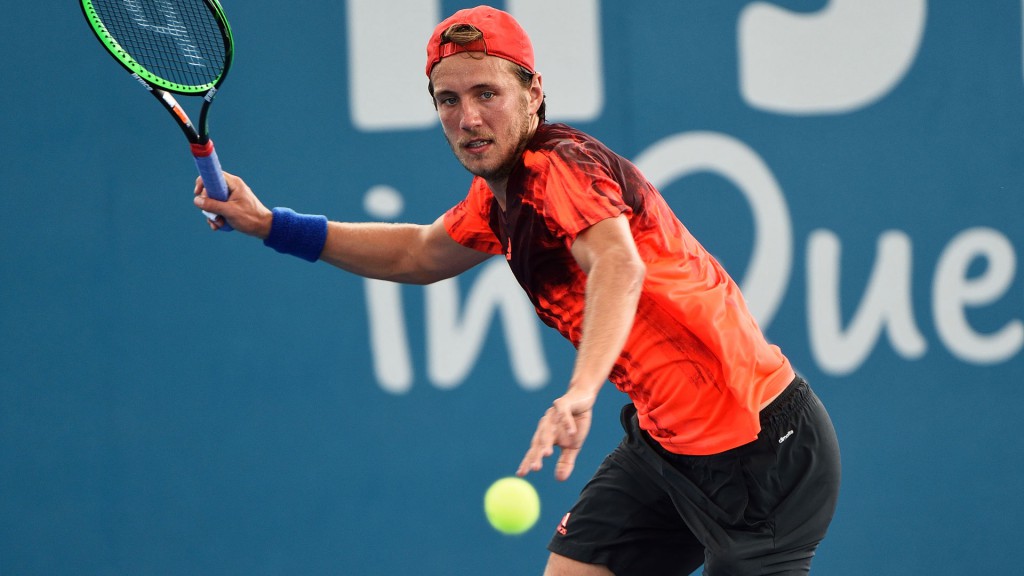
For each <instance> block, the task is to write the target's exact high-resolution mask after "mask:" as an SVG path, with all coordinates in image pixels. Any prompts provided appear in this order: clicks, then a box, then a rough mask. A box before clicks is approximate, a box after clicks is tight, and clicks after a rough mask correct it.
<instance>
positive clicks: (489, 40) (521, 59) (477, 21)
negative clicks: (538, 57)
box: [427, 6, 535, 78]
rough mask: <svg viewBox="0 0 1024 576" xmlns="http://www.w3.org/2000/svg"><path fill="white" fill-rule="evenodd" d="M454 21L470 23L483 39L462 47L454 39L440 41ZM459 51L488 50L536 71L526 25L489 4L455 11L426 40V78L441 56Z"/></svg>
mask: <svg viewBox="0 0 1024 576" xmlns="http://www.w3.org/2000/svg"><path fill="white" fill-rule="evenodd" d="M455 24H470V25H472V26H473V27H474V28H476V29H477V30H479V31H480V32H482V33H483V35H484V37H483V39H482V40H479V41H476V42H470V43H469V44H467V45H465V46H460V45H458V44H456V43H454V42H445V43H443V44H442V43H441V42H442V40H441V34H444V32H445V30H447V29H448V28H451V27H452V26H453V25H455ZM459 52H485V53H487V54H489V55H491V56H497V57H498V58H504V59H505V60H508V61H510V62H515V63H516V64H519V65H520V66H523V67H525V68H528V69H529V70H530V72H535V70H534V68H533V44H532V43H531V42H530V37H529V36H527V35H526V31H525V30H523V27H522V26H520V25H519V22H516V19H515V18H513V17H512V15H511V14H509V13H507V12H502V11H501V10H498V9H496V8H491V7H490V6H477V7H476V8H466V9H465V10H459V11H458V12H456V13H455V14H452V15H451V16H449V17H448V18H447V19H445V21H444V22H441V23H440V24H438V25H437V28H434V33H433V34H432V35H431V36H430V41H429V42H428V43H427V77H428V78H429V77H430V71H431V70H433V69H434V65H436V64H437V63H438V62H440V61H441V59H442V58H445V57H448V56H451V55H452V54H457V53H459Z"/></svg>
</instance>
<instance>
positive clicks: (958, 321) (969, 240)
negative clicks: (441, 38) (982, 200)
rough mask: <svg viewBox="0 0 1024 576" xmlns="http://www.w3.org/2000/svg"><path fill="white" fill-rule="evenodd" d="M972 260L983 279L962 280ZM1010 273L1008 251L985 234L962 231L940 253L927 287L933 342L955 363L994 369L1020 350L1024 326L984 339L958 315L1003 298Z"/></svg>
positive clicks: (1005, 243) (1012, 264)
mask: <svg viewBox="0 0 1024 576" xmlns="http://www.w3.org/2000/svg"><path fill="white" fill-rule="evenodd" d="M976 258H984V259H985V260H986V262H987V264H988V266H987V268H986V269H985V272H984V274H983V275H981V276H979V277H977V278H968V277H967V271H968V268H969V267H970V265H971V262H972V261H974V259H976ZM1016 269H1017V258H1016V255H1015V254H1014V251H1013V246H1012V245H1011V244H1010V242H1009V240H1007V239H1006V237H1005V236H1003V235H1002V234H1000V233H999V232H997V231H995V230H992V229H990V228H971V229H968V230H964V231H963V232H961V233H960V234H959V235H958V236H957V237H956V238H954V239H953V241H952V242H950V244H949V246H947V247H946V249H945V250H944V251H943V252H942V256H940V257H939V264H938V266H937V267H936V270H935V280H934V284H933V285H932V308H933V314H934V315H935V327H936V329H937V330H938V331H939V337H940V338H941V339H942V341H943V342H944V343H945V344H946V346H947V347H948V348H949V349H950V351H951V352H953V354H954V355H955V356H956V357H957V358H960V359H961V360H965V361H967V362H975V363H978V364H995V363H997V362H1001V361H1004V360H1006V359H1008V358H1011V357H1013V356H1014V355H1015V354H1017V353H1018V352H1019V351H1020V349H1021V346H1022V345H1024V326H1022V324H1021V321H1020V320H1019V319H1018V320H1013V321H1011V322H1008V323H1007V324H1006V325H1005V326H1003V327H1002V329H1000V330H999V331H997V332H995V333H993V334H989V335H984V334H978V333H977V332H975V331H974V329H973V328H971V325H970V323H969V322H968V321H967V316H966V314H965V313H964V308H965V307H967V306H968V305H973V306H982V305H984V304H990V303H993V302H995V301H996V300H998V299H999V298H1000V297H1002V296H1003V295H1004V294H1006V290H1007V288H1009V286H1010V284H1011V283H1012V282H1013V276H1014V273H1015V272H1016Z"/></svg>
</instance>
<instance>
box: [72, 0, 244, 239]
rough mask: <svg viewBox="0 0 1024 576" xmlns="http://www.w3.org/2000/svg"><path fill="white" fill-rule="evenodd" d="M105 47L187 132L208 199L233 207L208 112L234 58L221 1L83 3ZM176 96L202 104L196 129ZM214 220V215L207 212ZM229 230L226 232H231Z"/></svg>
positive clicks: (98, 0) (110, 0)
mask: <svg viewBox="0 0 1024 576" xmlns="http://www.w3.org/2000/svg"><path fill="white" fill-rule="evenodd" d="M80 1H81V4H82V12H83V13H84V14H85V18H86V20H88V21H89V25H90V26H91V27H92V31H93V32H94V33H95V34H96V37H97V38H98V39H99V40H100V42H101V43H102V44H103V46H104V47H105V48H106V49H107V51H108V52H110V54H111V56H113V57H114V59H116V60H117V61H118V62H120V63H121V65H122V66H124V67H125V69H127V70H128V71H129V72H130V73H131V75H132V77H133V78H135V79H136V80H137V81H138V82H139V83H140V84H142V85H143V86H144V87H145V88H146V90H148V91H149V93H150V94H152V95H153V96H154V97H156V99H157V100H159V101H160V103H161V104H163V106H164V108H166V109H167V111H168V112H170V113H171V117H173V118H174V120H175V121H176V122H177V123H178V126H180V127H181V130H182V132H184V133H185V137H186V138H188V141H189V143H190V144H191V147H192V156H193V157H195V161H196V168H198V169H199V175H200V177H201V178H202V179H203V186H204V187H205V188H206V191H207V194H209V195H210V197H211V198H214V199H216V200H221V201H224V200H227V198H228V187H227V183H226V182H225V181H224V174H223V173H222V172H221V168H220V161H219V160H218V159H217V152H216V151H215V150H214V148H213V141H212V140H210V136H209V130H208V126H207V118H208V115H209V112H210V105H211V104H212V103H213V98H214V96H216V95H217V90H218V89H219V88H220V86H221V84H222V83H223V82H224V78H225V77H226V76H227V74H228V69H229V68H230V67H231V59H232V56H233V55H234V42H233V40H232V38H231V27H230V26H228V21H227V19H226V18H225V17H224V9H223V8H221V5H220V3H219V2H218V1H217V0H80ZM172 94H179V95H183V96H202V98H203V104H202V108H201V110H200V113H199V128H198V130H197V129H196V127H195V126H193V125H192V121H191V120H189V117H188V115H187V114H185V111H184V109H182V107H181V106H180V105H179V104H178V102H177V100H175V99H174V96H173V95H172ZM206 216H207V217H208V218H210V219H211V220H213V219H215V218H216V215H215V214H211V213H209V212H206ZM230 229H231V228H230V226H227V224H225V225H223V226H222V227H221V230H230Z"/></svg>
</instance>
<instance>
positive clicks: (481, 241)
mask: <svg viewBox="0 0 1024 576" xmlns="http://www.w3.org/2000/svg"><path fill="white" fill-rule="evenodd" d="M491 198H492V197H491V194H490V191H489V190H488V189H487V185H486V184H485V183H484V181H483V180H482V179H480V178H474V179H473V183H472V184H471V185H470V187H469V194H468V195H467V196H466V197H465V198H464V199H463V200H462V201H461V202H459V203H458V204H456V205H455V206H452V207H451V208H450V209H449V210H448V211H447V212H445V214H444V227H445V230H447V231H448V235H449V236H451V237H452V240H455V241H456V242H458V243H459V244H462V245H463V246H465V247H467V248H472V249H474V250H479V251H480V252H485V253H487V254H501V252H502V250H501V242H500V241H499V240H498V238H497V237H496V236H495V235H494V231H493V230H491V225H490V219H491V201H492V200H491Z"/></svg>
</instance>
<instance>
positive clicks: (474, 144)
mask: <svg viewBox="0 0 1024 576" xmlns="http://www.w3.org/2000/svg"><path fill="white" fill-rule="evenodd" d="M492 142H493V141H492V140H486V139H482V138H479V139H475V140H470V141H468V142H466V143H465V144H463V145H462V147H463V148H465V149H467V150H478V149H480V148H483V147H485V146H487V145H488V144H491V143H492Z"/></svg>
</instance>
